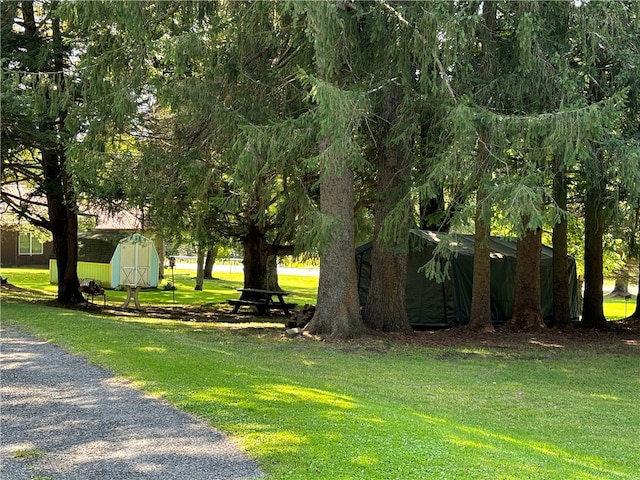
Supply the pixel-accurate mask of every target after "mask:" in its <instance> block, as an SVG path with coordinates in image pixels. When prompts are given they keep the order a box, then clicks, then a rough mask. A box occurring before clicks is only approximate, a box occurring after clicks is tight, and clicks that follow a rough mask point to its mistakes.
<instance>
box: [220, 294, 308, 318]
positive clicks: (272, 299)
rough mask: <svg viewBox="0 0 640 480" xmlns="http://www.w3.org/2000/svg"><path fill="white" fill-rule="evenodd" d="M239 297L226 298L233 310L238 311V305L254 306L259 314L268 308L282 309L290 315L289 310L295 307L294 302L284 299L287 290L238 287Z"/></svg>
mask: <svg viewBox="0 0 640 480" xmlns="http://www.w3.org/2000/svg"><path fill="white" fill-rule="evenodd" d="M238 291H239V292H240V293H241V294H240V298H239V299H237V300H235V299H231V300H227V302H228V303H229V304H230V305H233V312H232V313H238V311H239V310H240V307H243V306H244V307H254V308H255V309H256V310H257V311H258V313H259V314H260V315H264V314H265V313H267V312H268V311H270V310H282V311H283V312H284V313H285V315H290V312H289V310H291V309H294V308H295V307H296V304H295V303H287V302H286V301H285V299H284V297H285V296H286V295H288V294H289V293H288V292H284V291H282V290H262V289H260V288H239V289H238Z"/></svg>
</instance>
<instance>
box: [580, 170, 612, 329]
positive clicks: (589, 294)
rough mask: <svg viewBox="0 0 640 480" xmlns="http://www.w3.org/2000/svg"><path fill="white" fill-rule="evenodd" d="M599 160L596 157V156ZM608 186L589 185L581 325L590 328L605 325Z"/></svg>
mask: <svg viewBox="0 0 640 480" xmlns="http://www.w3.org/2000/svg"><path fill="white" fill-rule="evenodd" d="M591 161H592V162H596V161H597V160H596V159H592V160H591ZM603 190H604V185H602V182H601V183H599V184H597V185H591V186H588V187H587V191H586V195H585V205H584V299H583V307H582V322H581V325H582V326H584V327H587V328H602V327H604V326H605V325H606V321H607V319H606V318H605V316H604V307H603V301H604V291H603V281H604V278H603V274H602V271H603V266H604V256H603V247H602V239H603V235H604V224H603V223H604V212H603V207H602V203H601V200H600V195H601V192H602V191H603Z"/></svg>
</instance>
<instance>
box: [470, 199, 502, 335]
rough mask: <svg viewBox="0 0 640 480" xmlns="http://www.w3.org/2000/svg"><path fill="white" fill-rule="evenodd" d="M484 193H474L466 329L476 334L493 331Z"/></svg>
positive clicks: (487, 218)
mask: <svg viewBox="0 0 640 480" xmlns="http://www.w3.org/2000/svg"><path fill="white" fill-rule="evenodd" d="M486 202H487V199H486V192H485V191H484V190H483V189H481V188H480V189H478V192H477V193H476V217H475V233H474V237H473V240H474V246H473V285H472V287H471V314H470V316H471V318H470V319H469V324H468V325H467V328H468V329H469V330H472V331H476V332H487V333H492V332H494V331H495V328H494V327H493V323H492V321H491V257H490V252H491V246H490V240H491V226H490V213H488V210H490V207H488V206H487V205H485V204H486Z"/></svg>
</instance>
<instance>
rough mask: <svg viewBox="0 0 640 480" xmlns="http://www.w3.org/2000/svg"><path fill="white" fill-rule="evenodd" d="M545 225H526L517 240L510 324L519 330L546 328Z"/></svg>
mask: <svg viewBox="0 0 640 480" xmlns="http://www.w3.org/2000/svg"><path fill="white" fill-rule="evenodd" d="M541 253H542V229H541V228H538V229H536V230H531V229H527V230H526V231H525V233H524V235H523V237H522V238H521V239H520V240H518V248H517V254H516V280H515V294H514V299H513V314H512V316H511V320H510V322H509V323H510V325H512V326H513V327H515V328H516V329H518V330H531V329H538V328H545V327H546V326H545V324H544V319H543V317H542V308H541V307H540V297H541V288H540V263H541Z"/></svg>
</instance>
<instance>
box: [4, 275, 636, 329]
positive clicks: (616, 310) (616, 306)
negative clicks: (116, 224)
mask: <svg viewBox="0 0 640 480" xmlns="http://www.w3.org/2000/svg"><path fill="white" fill-rule="evenodd" d="M48 272H49V271H48V270H47V269H44V268H7V267H3V268H2V269H1V270H0V274H1V275H2V276H3V277H8V278H9V281H10V282H11V283H12V284H14V285H16V286H19V287H22V288H26V289H29V290H33V291H34V294H35V295H36V296H40V295H46V296H50V297H51V298H55V296H56V292H57V289H58V287H57V285H51V284H50V283H49V274H48ZM173 276H174V279H175V285H176V287H177V289H176V290H175V292H172V291H171V290H163V289H162V287H163V285H165V284H166V283H167V282H170V281H171V280H172V277H171V270H169V269H167V272H166V278H165V279H164V280H162V282H161V284H160V285H159V288H158V289H149V290H144V291H143V292H142V293H141V294H140V303H141V304H142V306H143V307H144V305H155V306H169V305H176V306H180V305H193V306H207V305H208V306H211V307H212V308H223V309H227V310H230V308H228V307H229V306H228V304H227V299H230V298H237V297H238V295H239V294H238V292H237V290H236V289H238V288H240V287H242V280H243V276H242V273H241V272H237V271H236V272H234V271H231V269H229V271H227V270H226V269H222V270H217V271H215V272H214V275H213V276H214V279H213V280H205V282H204V289H203V290H202V291H196V290H194V285H195V271H194V270H193V269H187V268H177V269H175V270H174V272H173ZM278 278H279V283H280V287H281V288H282V289H283V290H286V291H288V292H290V294H289V296H288V297H287V301H291V302H293V303H297V304H298V306H299V307H302V306H303V305H305V304H307V303H308V304H315V303H316V294H317V289H318V277H317V276H313V275H290V274H287V275H283V274H280V275H279V276H278ZM637 289H638V287H637V286H634V285H632V286H631V288H630V290H631V291H632V292H633V293H636V292H637ZM611 290H613V282H608V283H606V284H605V287H604V291H605V298H604V305H603V306H604V313H605V316H606V317H607V319H609V320H619V319H621V318H626V317H627V316H628V315H630V314H632V313H633V311H634V310H635V296H634V297H631V298H630V299H628V300H625V299H623V298H608V297H606V293H607V292H610V291H611ZM126 296H127V295H126V292H125V291H117V290H107V303H108V304H109V305H112V306H118V305H122V303H123V302H124V301H125V299H126ZM174 299H175V300H174ZM100 301H102V297H97V298H96V302H100Z"/></svg>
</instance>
